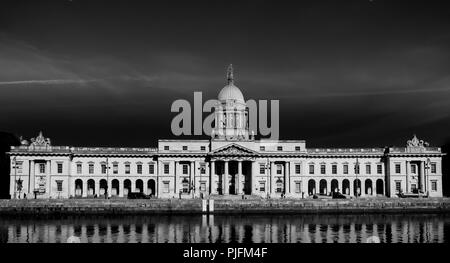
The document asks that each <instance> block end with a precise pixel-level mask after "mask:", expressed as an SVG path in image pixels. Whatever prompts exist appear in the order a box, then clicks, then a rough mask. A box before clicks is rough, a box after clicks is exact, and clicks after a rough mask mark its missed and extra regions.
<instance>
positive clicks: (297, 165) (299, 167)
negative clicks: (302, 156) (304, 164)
mask: <svg viewBox="0 0 450 263" xmlns="http://www.w3.org/2000/svg"><path fill="white" fill-rule="evenodd" d="M301 171H302V170H301V166H300V164H296V165H295V173H296V174H300V173H301Z"/></svg>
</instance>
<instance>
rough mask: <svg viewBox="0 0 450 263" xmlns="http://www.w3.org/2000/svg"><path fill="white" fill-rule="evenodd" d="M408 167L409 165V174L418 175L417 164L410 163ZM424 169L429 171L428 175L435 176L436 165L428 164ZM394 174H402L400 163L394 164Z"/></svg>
mask: <svg viewBox="0 0 450 263" xmlns="http://www.w3.org/2000/svg"><path fill="white" fill-rule="evenodd" d="M409 165H410V170H409V173H411V174H418V173H419V166H418V164H415V163H411V164H409ZM425 169H426V170H429V171H430V173H432V174H435V173H436V172H437V169H436V163H430V165H429V166H427V165H426V166H425ZM394 172H395V173H396V174H401V173H402V172H403V171H402V165H401V163H395V166H394Z"/></svg>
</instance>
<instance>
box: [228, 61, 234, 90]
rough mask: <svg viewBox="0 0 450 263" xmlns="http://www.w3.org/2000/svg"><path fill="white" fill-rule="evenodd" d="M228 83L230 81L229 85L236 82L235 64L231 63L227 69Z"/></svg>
mask: <svg viewBox="0 0 450 263" xmlns="http://www.w3.org/2000/svg"><path fill="white" fill-rule="evenodd" d="M227 83H228V85H230V84H231V85H233V84H234V76H233V64H230V65H229V66H228V69H227Z"/></svg>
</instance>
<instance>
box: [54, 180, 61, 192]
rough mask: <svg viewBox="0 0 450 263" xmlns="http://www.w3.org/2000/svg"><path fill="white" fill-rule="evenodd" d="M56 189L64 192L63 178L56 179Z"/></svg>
mask: <svg viewBox="0 0 450 263" xmlns="http://www.w3.org/2000/svg"><path fill="white" fill-rule="evenodd" d="M56 190H57V191H58V192H62V190H63V180H56Z"/></svg>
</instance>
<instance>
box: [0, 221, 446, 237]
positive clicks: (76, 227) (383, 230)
mask: <svg viewBox="0 0 450 263" xmlns="http://www.w3.org/2000/svg"><path fill="white" fill-rule="evenodd" d="M449 228H450V218H449V217H448V216H446V215H423V214H422V215H413V214H412V215H246V216H222V215H220V216H219V215H216V216H213V215H199V216H127V217H112V218H111V217H110V218H108V217H69V218H62V219H1V220H0V242H2V243H5V242H10V243H39V242H44V243H60V242H66V241H67V238H69V237H70V236H78V237H80V239H81V242H88V243H136V242H143V243H166V242H167V243H230V242H239V243H242V242H244V243H298V242H299V243H333V242H336V243H360V242H365V241H366V240H367V238H369V237H371V236H377V237H379V238H380V240H381V242H383V243H448V242H449V238H450V237H449V236H448V235H449V232H450V231H449V230H450V229H449Z"/></svg>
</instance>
